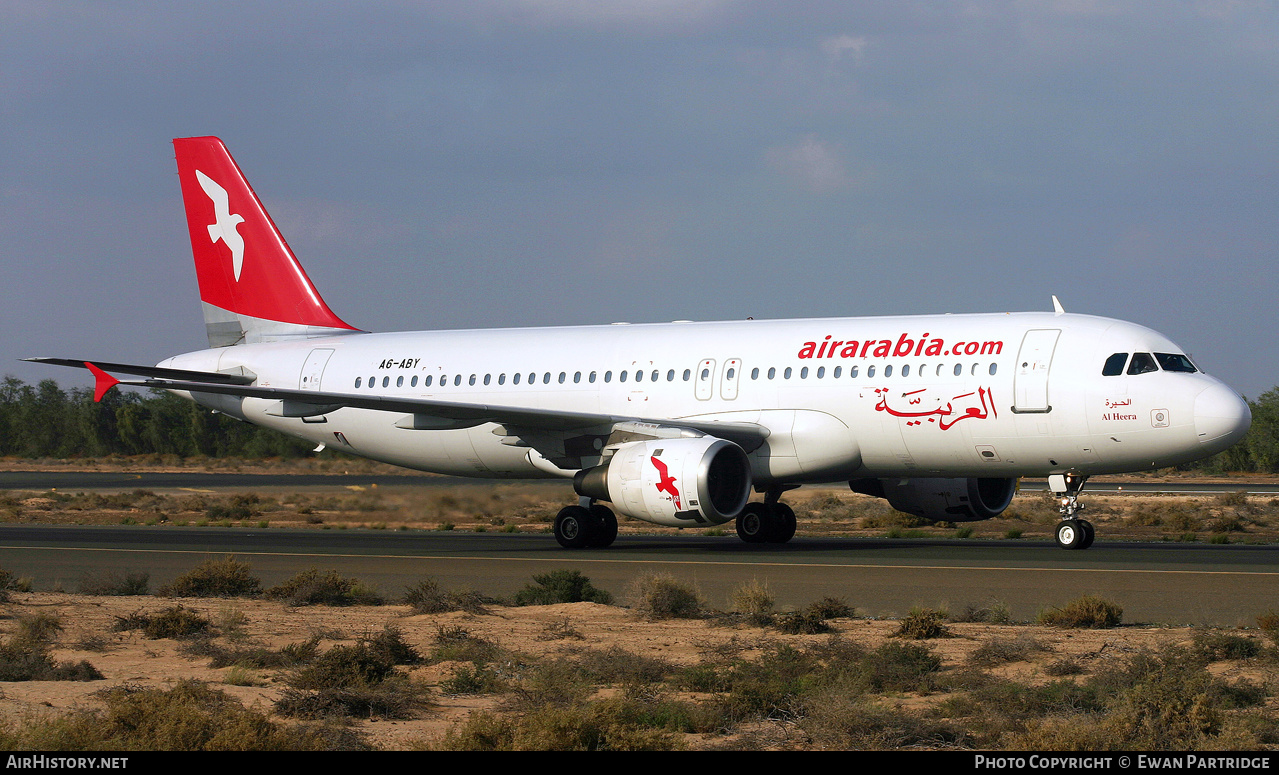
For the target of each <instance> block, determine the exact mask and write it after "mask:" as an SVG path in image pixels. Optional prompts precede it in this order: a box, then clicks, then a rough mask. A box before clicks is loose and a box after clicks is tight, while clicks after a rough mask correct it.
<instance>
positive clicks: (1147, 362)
mask: <svg viewBox="0 0 1279 775" xmlns="http://www.w3.org/2000/svg"><path fill="white" fill-rule="evenodd" d="M1150 371H1159V366H1158V365H1156V364H1155V358H1154V356H1152V355H1151V354H1150V353H1133V354H1132V363H1129V364H1128V373H1129V374H1145V373H1146V372H1150Z"/></svg>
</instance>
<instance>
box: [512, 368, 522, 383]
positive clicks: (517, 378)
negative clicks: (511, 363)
mask: <svg viewBox="0 0 1279 775" xmlns="http://www.w3.org/2000/svg"><path fill="white" fill-rule="evenodd" d="M520 376H521V375H520V373H519V372H518V371H517V372H515V373H514V374H513V375H511V384H512V385H518V384H520Z"/></svg>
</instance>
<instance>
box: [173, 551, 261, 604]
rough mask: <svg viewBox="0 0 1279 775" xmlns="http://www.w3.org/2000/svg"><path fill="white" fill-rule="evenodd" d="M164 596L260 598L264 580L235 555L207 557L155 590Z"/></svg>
mask: <svg viewBox="0 0 1279 775" xmlns="http://www.w3.org/2000/svg"><path fill="white" fill-rule="evenodd" d="M156 594H157V595H160V596H162V597H257V596H258V595H260V594H262V582H261V581H259V580H258V579H257V577H255V576H253V575H252V574H251V573H250V572H249V564H248V563H247V562H240V561H238V560H236V559H235V557H230V556H228V557H224V558H221V559H217V558H211V559H208V560H205V561H204V562H203V563H201V564H200V565H198V566H196V567H195V568H194V569H193V570H190V571H188V572H186V573H184V574H183V575H181V576H179V577H178V578H176V579H174V580H173V582H172V583H171V584H168V585H166V586H163V587H161V588H160V589H159V591H157V592H156Z"/></svg>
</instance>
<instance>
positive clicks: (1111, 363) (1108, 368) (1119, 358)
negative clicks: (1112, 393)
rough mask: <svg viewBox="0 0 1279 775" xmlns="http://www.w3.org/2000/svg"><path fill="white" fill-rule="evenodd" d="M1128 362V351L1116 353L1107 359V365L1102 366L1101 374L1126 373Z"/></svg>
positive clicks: (1114, 374)
mask: <svg viewBox="0 0 1279 775" xmlns="http://www.w3.org/2000/svg"><path fill="white" fill-rule="evenodd" d="M1127 362H1128V353H1115V354H1114V355H1112V356H1110V357H1109V358H1107V359H1106V365H1105V366H1103V367H1101V376H1103V377H1117V376H1119V375H1120V374H1123V373H1124V364H1125V363H1127Z"/></svg>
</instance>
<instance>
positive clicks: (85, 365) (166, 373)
mask: <svg viewBox="0 0 1279 775" xmlns="http://www.w3.org/2000/svg"><path fill="white" fill-rule="evenodd" d="M22 360H24V361H29V362H31V363H49V364H52V365H54V366H70V367H72V368H76V369H89V370H90V371H93V369H94V368H95V367H96V368H98V369H101V370H102V371H113V372H115V373H117V374H133V375H135V376H138V377H155V378H157V379H181V380H186V381H188V382H209V383H212V384H215V385H251V384H253V381H254V380H255V379H257V377H255V376H253V375H252V374H222V373H219V372H215V371H187V370H185V369H162V368H160V367H159V366H135V365H133V364H129V363H107V362H106V361H78V360H75V359H74V358H23V359H22Z"/></svg>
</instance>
